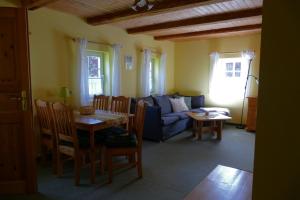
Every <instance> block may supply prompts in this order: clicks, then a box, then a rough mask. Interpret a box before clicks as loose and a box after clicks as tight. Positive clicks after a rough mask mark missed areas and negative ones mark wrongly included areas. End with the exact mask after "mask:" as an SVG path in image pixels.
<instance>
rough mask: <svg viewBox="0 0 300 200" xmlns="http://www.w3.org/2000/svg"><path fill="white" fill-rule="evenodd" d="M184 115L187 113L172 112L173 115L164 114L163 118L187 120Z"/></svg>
mask: <svg viewBox="0 0 300 200" xmlns="http://www.w3.org/2000/svg"><path fill="white" fill-rule="evenodd" d="M186 113H187V111H183V112H173V113H168V114H165V115H164V117H179V119H187V118H188V117H189V116H188V115H187V114H186Z"/></svg>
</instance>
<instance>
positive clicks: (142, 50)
mask: <svg viewBox="0 0 300 200" xmlns="http://www.w3.org/2000/svg"><path fill="white" fill-rule="evenodd" d="M149 49H150V48H149ZM153 49H154V48H153ZM144 50H145V49H141V50H140V52H144ZM150 51H151V53H157V54H160V53H161V52H160V51H158V50H156V49H155V50H152V49H150Z"/></svg>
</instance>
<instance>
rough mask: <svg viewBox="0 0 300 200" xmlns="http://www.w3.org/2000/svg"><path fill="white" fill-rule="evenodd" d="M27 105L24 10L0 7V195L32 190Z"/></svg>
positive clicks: (32, 163) (33, 182) (27, 82)
mask: <svg viewBox="0 0 300 200" xmlns="http://www.w3.org/2000/svg"><path fill="white" fill-rule="evenodd" d="M22 92H23V94H26V96H25V95H21V94H22ZM26 105H29V107H27V106H26ZM30 105H31V88H30V70H29V52H28V34H27V11H26V10H25V9H22V8H0V141H1V145H0V193H25V192H35V191H36V171H35V170H36V169H35V159H34V154H33V152H34V151H33V138H34V137H33V131H32V109H31V106H30Z"/></svg>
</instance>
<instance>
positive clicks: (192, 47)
mask: <svg viewBox="0 0 300 200" xmlns="http://www.w3.org/2000/svg"><path fill="white" fill-rule="evenodd" d="M7 2H8V3H4V5H1V6H15V5H19V4H18V3H16V2H17V1H16V2H14V1H7ZM60 9H62V7H60V6H59V3H57V5H55V4H54V3H53V5H52V6H51V5H47V7H41V8H38V9H35V10H32V11H28V27H29V47H30V70H31V88H32V99H44V100H47V101H62V100H65V101H66V102H67V103H68V104H70V105H72V106H74V107H75V108H79V107H80V105H81V102H80V99H81V98H80V93H79V90H80V89H79V87H80V85H79V83H78V82H79V81H78V80H79V78H78V76H79V74H78V70H79V69H78V68H77V66H78V65H77V64H78V45H79V42H78V41H79V39H86V40H87V49H88V50H92V51H98V52H104V53H103V58H104V60H105V61H104V62H103V65H104V66H105V65H106V66H108V65H109V66H110V65H112V63H113V57H112V54H113V52H114V46H115V45H119V50H120V52H119V53H120V54H119V62H120V63H119V64H120V68H119V70H120V71H119V80H116V79H114V77H110V78H111V80H110V81H108V82H105V84H104V86H103V87H104V88H105V87H106V88H105V89H107V90H106V91H110V92H109V93H107V94H106V95H112V90H113V89H112V88H113V84H114V83H113V82H114V81H115V82H119V94H118V95H120V96H127V97H132V98H137V97H144V96H145V95H143V88H142V87H143V83H142V82H143V81H141V73H142V72H141V66H142V63H143V56H144V55H143V53H144V50H145V49H150V51H151V52H153V54H154V55H157V58H158V59H161V58H162V57H161V55H165V56H166V62H165V72H164V74H165V76H164V94H168V95H173V94H179V95H180V96H199V95H204V97H205V107H225V108H227V109H229V111H230V117H231V118H232V119H231V120H230V121H228V122H229V123H231V124H236V125H238V124H240V122H242V124H245V123H246V119H247V99H246V100H245V102H246V104H245V105H244V106H243V100H244V98H243V95H244V93H243V92H244V90H241V91H242V93H241V94H242V98H239V100H238V101H233V102H232V101H224V99H214V98H212V97H211V96H210V79H211V74H210V67H211V65H212V64H211V54H212V53H214V52H218V53H219V54H220V57H221V58H228V57H229V58H230V57H236V55H238V56H240V55H242V53H243V52H245V51H251V52H253V54H254V56H253V59H252V60H251V61H252V62H250V63H248V64H249V65H248V66H250V72H249V74H250V75H253V77H255V78H252V77H251V78H249V83H248V84H249V85H248V87H247V94H246V96H247V97H249V96H250V97H251V96H252V97H257V95H258V86H259V87H260V85H261V83H260V81H261V79H260V78H259V77H261V76H260V73H259V71H260V70H261V69H260V67H259V66H260V46H261V32H260V28H257V27H255V28H254V29H253V30H250V31H248V32H247V31H240V32H242V33H238V34H237V33H235V34H227V35H225V36H224V35H222V34H220V35H219V36H218V34H217V36H214V37H210V36H198V37H195V38H194V36H193V37H192V38H191V37H190V38H181V39H175V40H166V41H159V40H155V39H154V38H153V36H151V35H148V34H128V33H127V32H126V30H124V29H123V28H120V27H121V26H122V25H120V24H118V23H115V24H113V25H98V26H92V25H89V24H87V23H86V21H85V20H84V19H82V18H81V17H78V16H75V15H74V14H70V13H68V12H65V11H59V10H60ZM255 20H257V19H255ZM260 23H261V21H260ZM123 26H124V27H125V26H126V25H124V24H123ZM127 26H129V25H127ZM257 29H259V30H257ZM244 32H246V33H244ZM232 55H234V56H232ZM240 57H241V56H240ZM154 62H155V61H154ZM104 76H105V74H104ZM153 77H154V78H155V76H153ZM256 78H258V80H259V83H258V84H256ZM157 79H158V78H157ZM155 84H157V83H153V87H156V89H157V88H159V87H160V86H159V85H158V84H157V85H155ZM244 87H245V85H244V84H243V85H242V88H244ZM62 88H67V89H68V90H69V94H68V95H67V97H65V96H62V95H61V93H60V91H61V89H62ZM242 109H244V115H243V116H241V113H242V112H241V111H242ZM241 119H242V121H241ZM34 132H35V136H36V138H35V140H36V141H37V142H36V149H37V150H36V152H35V153H36V156H38V155H39V154H40V145H39V144H38V140H39V135H38V132H39V129H38V126H37V121H35V124H34ZM204 135H205V137H204V139H203V141H201V140H197V141H195V140H194V139H193V138H192V134H191V130H190V129H189V130H187V131H184V132H183V133H182V134H179V135H177V136H174V137H172V138H170V139H168V140H166V141H164V142H162V143H155V142H150V141H147V140H146V141H145V142H144V146H143V150H144V155H143V156H144V162H145V163H144V165H143V167H144V168H145V169H144V173H146V175H145V177H144V178H143V179H141V180H134V177H135V176H136V174H135V173H136V172H135V170H129V172H126V171H125V172H123V171H121V172H118V173H116V175H114V176H115V178H114V182H113V185H112V186H107V185H102V184H103V182H104V181H105V177H104V178H103V177H99V176H98V175H97V176H98V185H97V184H96V185H94V186H91V185H89V182H88V175H87V174H86V173H88V172H87V171H88V170H87V171H84V174H82V177H83V178H82V180H83V183H84V184H83V186H82V187H80V186H79V189H78V188H76V187H74V186H73V182H72V181H73V177H72V176H73V174H72V169H73V166H72V165H71V166H68V167H66V168H67V169H66V170H67V172H66V174H67V175H66V176H64V177H63V179H62V180H60V179H57V178H56V177H55V176H53V175H51V166H50V167H48V168H47V167H46V168H42V169H39V170H40V172H39V173H42V174H47V175H46V176H41V177H40V178H39V181H41V182H42V183H43V186H44V188H43V189H42V191H47V192H49V191H51V190H52V191H51V192H49V193H48V194H51V195H53V196H50V197H43V192H42V193H41V194H42V196H41V195H39V196H38V197H36V198H38V199H45V198H46V199H48V198H50V199H57V198H62V197H65V198H66V199H68V198H70V199H74V198H82V197H83V196H82V195H84V196H86V195H87V194H90V196H86V197H88V198H90V199H93V198H97V197H102V198H107V199H120V198H121V199H132V198H134V196H135V195H136V197H142V196H144V195H149V198H151V199H152V198H159V199H182V198H183V197H185V196H186V195H187V194H188V191H191V190H192V189H193V188H194V187H195V186H196V185H197V184H199V183H200V181H201V180H203V179H204V178H205V177H206V176H207V175H208V174H209V173H210V172H211V171H212V170H213V169H214V167H215V166H216V165H217V164H216V163H218V164H223V165H227V166H230V167H234V168H240V169H242V170H245V171H251V172H253V165H254V140H255V134H254V133H252V132H246V131H244V130H240V129H236V128H235V126H233V125H225V126H224V130H223V135H224V137H223V138H222V140H221V142H216V140H215V138H214V137H210V135H207V134H204ZM234 142H236V143H234ZM235 145H236V146H235ZM185 146H189V147H188V148H186V147H185ZM176 149H177V150H176ZM207 149H210V150H213V151H211V152H208V151H207ZM195 150H196V151H197V152H199V151H202V153H199V155H193V154H195V152H193V151H195ZM215 151H216V152H215ZM222 152H223V153H224V154H223V153H222ZM156 154H158V155H160V154H161V155H162V157H159V158H154V157H155V156H156ZM170 154H177V155H176V156H174V155H172V156H170V157H169V159H168V156H169V155H170ZM189 154H190V155H191V160H187V159H186V158H187V157H188V155H189ZM212 157H213V158H212ZM163 159H166V160H165V161H163ZM177 159H178V161H180V162H184V161H185V162H189V163H190V164H189V165H182V164H181V163H180V162H179V163H177V162H176V160H177ZM196 159H197V161H195V160H196ZM198 159H199V160H198ZM154 161H155V162H154ZM152 162H153V163H155V164H156V165H158V166H165V167H169V168H170V169H171V173H169V172H166V169H154V168H155V166H154V165H152V164H151V163H152ZM166 162H169V163H168V164H166ZM193 162H194V163H195V166H194V167H196V166H197V167H199V165H202V164H204V165H203V167H199V169H194V168H193V166H192V165H191V164H192V163H193ZM202 162H203V163H202ZM176 165H178V166H177V167H174V168H172V166H176ZM213 166H214V167H213ZM185 167H186V169H184V168H185ZM84 170H86V169H84ZM172 170H174V171H172ZM185 170H186V171H185ZM197 171H199V173H198V174H197V173H196V172H197ZM177 172H178V174H180V175H178V176H177V175H176V174H177ZM152 173H153V174H152ZM184 173H187V174H188V175H187V176H186V178H185V177H184V175H183V174H184ZM159 174H161V177H160V178H159ZM164 174H165V175H164ZM39 175H40V174H39ZM151 175H155V176H154V177H155V178H158V179H156V180H155V179H152V180H151V181H149V179H151ZM118 176H119V177H118ZM156 176H157V177H156ZM195 176H196V177H195ZM132 177H133V178H132ZM131 178H132V179H131ZM86 179H87V180H86ZM180 179H181V180H183V181H182V182H183V183H182V184H178V183H177V184H175V182H177V181H179V180H180ZM45 180H46V181H45ZM57 180H58V181H57ZM133 180H134V181H133ZM196 180H197V181H196ZM47 181H49V182H51V183H52V184H58V186H59V187H54V188H56V189H53V187H52V186H51V185H52V184H45V183H46V182H47ZM59 181H61V182H59ZM139 181H140V182H139ZM116 182H117V183H116ZM39 183H40V182H39ZM184 183H187V184H184ZM99 184H100V185H99ZM155 184H157V186H155ZM67 185H68V186H67ZM132 185H134V187H131V186H132ZM43 186H42V187H43ZM69 186H70V187H69ZM62 187H66V188H65V192H59V194H57V196H56V195H55V193H56V192H55V190H58V188H62ZM51 188H52V189H51ZM146 188H148V191H147V189H146ZM178 188H182V189H178ZM101 189H103V190H102V191H101V192H100V193H97V191H96V190H101ZM78 191H79V192H78ZM137 191H140V192H137ZM145 191H146V192H147V193H144V192H145ZM66 192H67V193H69V194H68V195H66V194H65V193H66ZM118 192H119V194H118ZM114 194H115V196H114ZM74 195H76V196H74ZM80 195H81V196H80ZM24 198H25V197H24ZM29 198H30V197H29ZM144 198H146V197H144Z"/></svg>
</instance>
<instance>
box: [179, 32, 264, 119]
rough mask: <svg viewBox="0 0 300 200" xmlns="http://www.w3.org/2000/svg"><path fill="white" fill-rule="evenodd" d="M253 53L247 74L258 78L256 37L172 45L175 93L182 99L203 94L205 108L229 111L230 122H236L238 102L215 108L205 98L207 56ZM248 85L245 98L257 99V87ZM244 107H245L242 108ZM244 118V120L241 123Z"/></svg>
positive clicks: (258, 51)
mask: <svg viewBox="0 0 300 200" xmlns="http://www.w3.org/2000/svg"><path fill="white" fill-rule="evenodd" d="M247 49H250V50H254V51H255V56H256V57H255V59H254V60H253V63H252V72H251V74H253V75H256V76H258V69H259V58H260V33H257V34H251V35H244V36H235V37H225V38H217V39H208V40H193V41H182V42H176V43H175V90H176V91H178V92H179V93H182V94H185V95H198V94H204V95H205V97H206V105H207V106H225V107H228V108H230V111H231V113H232V117H233V120H232V121H233V122H236V123H237V122H239V120H240V113H241V106H242V101H240V102H239V103H236V104H225V105H217V104H216V103H214V102H213V101H212V100H211V99H210V98H209V95H208V85H209V66H210V57H209V54H210V53H211V52H214V51H217V52H240V51H242V50H247ZM250 81H251V85H252V87H251V92H250V95H249V96H256V95H257V85H256V84H255V81H254V80H253V79H251V80H250ZM246 107H247V105H246ZM245 118H246V117H244V120H245Z"/></svg>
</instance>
